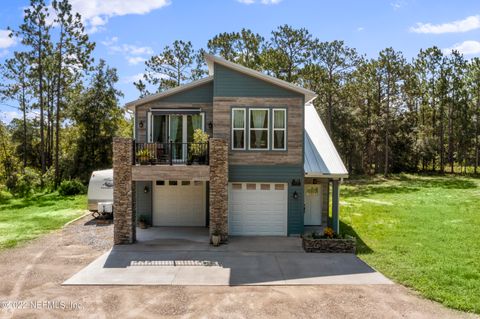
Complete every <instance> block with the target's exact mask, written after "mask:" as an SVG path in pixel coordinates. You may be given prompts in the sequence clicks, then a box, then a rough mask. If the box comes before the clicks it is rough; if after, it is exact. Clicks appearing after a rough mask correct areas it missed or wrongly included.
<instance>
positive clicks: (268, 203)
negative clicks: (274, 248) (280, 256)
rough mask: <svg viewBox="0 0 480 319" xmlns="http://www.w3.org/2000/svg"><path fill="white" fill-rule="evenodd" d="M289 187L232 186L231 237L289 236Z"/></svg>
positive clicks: (229, 218) (240, 184)
mask: <svg viewBox="0 0 480 319" xmlns="http://www.w3.org/2000/svg"><path fill="white" fill-rule="evenodd" d="M287 206H288V185H287V184H281V183H230V184H229V194H228V225H229V233H230V235H249V236H253V235H257V236H286V235H287V224H288V222H287Z"/></svg>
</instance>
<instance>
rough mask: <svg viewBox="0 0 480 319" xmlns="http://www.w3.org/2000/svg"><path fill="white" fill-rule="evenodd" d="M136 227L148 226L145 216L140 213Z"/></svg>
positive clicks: (143, 227)
mask: <svg viewBox="0 0 480 319" xmlns="http://www.w3.org/2000/svg"><path fill="white" fill-rule="evenodd" d="M138 227H140V228H141V229H147V228H148V224H147V217H146V216H145V215H140V216H139V217H138Z"/></svg>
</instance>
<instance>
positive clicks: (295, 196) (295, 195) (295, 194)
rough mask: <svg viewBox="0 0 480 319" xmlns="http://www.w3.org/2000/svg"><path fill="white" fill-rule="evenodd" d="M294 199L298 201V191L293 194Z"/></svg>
mask: <svg viewBox="0 0 480 319" xmlns="http://www.w3.org/2000/svg"><path fill="white" fill-rule="evenodd" d="M293 199H298V193H297V191H294V192H293Z"/></svg>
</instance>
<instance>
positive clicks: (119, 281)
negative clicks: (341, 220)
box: [64, 232, 392, 286]
mask: <svg viewBox="0 0 480 319" xmlns="http://www.w3.org/2000/svg"><path fill="white" fill-rule="evenodd" d="M180 233H181V232H180ZM152 234H153V232H151V233H149V234H148V236H147V235H146V234H145V232H144V233H143V234H142V232H140V233H139V236H138V237H139V243H137V244H134V245H126V246H115V247H114V248H113V249H112V250H110V251H108V252H107V253H105V254H104V255H102V256H100V257H99V258H98V259H96V260H95V261H93V262H92V263H91V264H90V265H88V266H87V267H85V268H84V269H82V270H81V271H80V272H78V273H77V274H75V275H74V276H73V277H71V278H70V279H68V280H67V281H65V282H64V285H188V286H197V285H208V286H212V285H213V286H232V285H319V284H362V285H365V284H391V283H392V282H391V281H390V280H389V279H387V278H386V277H385V276H383V275H382V274H380V273H379V272H376V271H375V270H373V269H372V268H371V267H369V266H368V265H367V264H365V263H364V262H363V261H361V260H360V259H358V258H357V257H356V256H355V255H353V254H314V253H310V254H307V253H305V252H303V250H302V248H301V240H300V239H299V238H292V237H233V238H231V239H230V242H229V244H228V245H222V246H220V247H212V246H210V245H209V244H208V242H207V241H206V240H205V236H204V234H203V233H201V232H200V233H198V234H196V235H194V236H192V235H191V236H190V237H189V238H188V236H182V235H177V238H172V236H168V235H165V238H158V237H156V236H154V235H152ZM177 234H178V232H177ZM173 237H175V236H173ZM206 238H207V239H208V236H207V237H206Z"/></svg>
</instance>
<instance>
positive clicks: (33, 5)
mask: <svg viewBox="0 0 480 319" xmlns="http://www.w3.org/2000/svg"><path fill="white" fill-rule="evenodd" d="M48 16H49V13H48V9H47V6H46V5H45V1H44V0H31V1H30V6H29V7H27V8H26V9H25V10H24V17H23V23H22V24H21V25H20V26H19V29H18V30H16V31H13V33H12V36H15V37H17V38H19V39H21V42H22V44H23V45H24V46H25V47H26V48H27V50H28V51H26V52H27V55H28V57H29V60H30V65H31V66H32V73H31V74H32V78H33V79H32V81H34V82H35V83H36V85H37V88H36V92H35V93H36V94H35V95H36V99H37V103H38V108H39V110H40V145H41V146H40V147H41V163H42V168H41V173H42V177H41V178H42V179H41V181H42V186H43V175H44V174H45V172H46V148H45V132H44V109H45V92H44V84H45V83H44V80H45V79H44V69H45V58H46V57H47V56H48V55H49V52H48V51H49V49H50V48H51V44H50V26H49V25H48V24H47V17H48Z"/></svg>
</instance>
